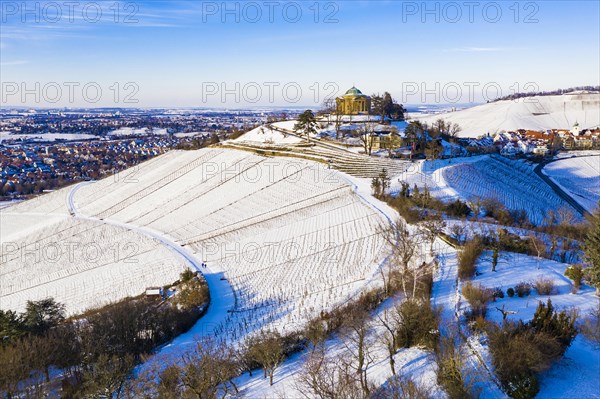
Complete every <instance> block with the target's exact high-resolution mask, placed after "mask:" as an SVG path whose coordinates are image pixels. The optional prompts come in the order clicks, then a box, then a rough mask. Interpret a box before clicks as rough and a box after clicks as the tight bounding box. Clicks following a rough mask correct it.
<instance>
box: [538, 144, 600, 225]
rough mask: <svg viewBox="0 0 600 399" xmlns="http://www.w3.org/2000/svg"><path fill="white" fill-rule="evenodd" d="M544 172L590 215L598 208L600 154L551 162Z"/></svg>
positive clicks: (599, 198)
mask: <svg viewBox="0 0 600 399" xmlns="http://www.w3.org/2000/svg"><path fill="white" fill-rule="evenodd" d="M542 171H543V173H544V174H545V175H547V176H548V177H550V178H551V179H552V180H553V181H554V182H555V183H556V184H558V185H559V186H560V187H561V188H562V189H563V190H564V191H565V192H567V193H569V195H571V197H573V199H575V201H577V202H578V203H579V204H581V206H583V207H584V208H585V209H587V210H588V211H589V212H590V213H591V212H593V211H594V209H596V208H597V207H598V201H600V152H597V154H596V155H595V156H594V155H592V156H585V157H576V158H566V159H561V160H559V161H556V162H551V163H550V164H548V165H546V166H545V167H544V169H543V170H542Z"/></svg>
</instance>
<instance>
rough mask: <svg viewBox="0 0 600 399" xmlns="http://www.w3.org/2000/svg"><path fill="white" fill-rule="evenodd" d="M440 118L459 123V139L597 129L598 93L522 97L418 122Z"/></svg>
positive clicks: (599, 100)
mask: <svg viewBox="0 0 600 399" xmlns="http://www.w3.org/2000/svg"><path fill="white" fill-rule="evenodd" d="M439 118H442V119H445V120H446V121H448V122H451V123H458V124H459V125H460V127H461V128H462V131H461V132H460V133H459V136H460V137H478V136H481V135H483V134H486V133H490V134H492V135H493V134H494V133H497V132H500V131H502V130H506V131H509V130H516V129H529V130H548V129H571V127H572V126H573V125H574V124H575V122H579V125H580V127H581V128H582V129H586V128H597V127H598V126H600V93H587V94H583V93H582V94H565V95H559V96H536V97H525V98H521V99H518V100H504V101H497V102H493V103H488V104H483V105H479V106H476V107H473V108H467V109H464V110H460V111H455V112H448V113H442V114H435V115H426V116H422V117H419V118H418V119H419V120H421V121H423V122H428V123H433V122H434V121H436V120H437V119H439Z"/></svg>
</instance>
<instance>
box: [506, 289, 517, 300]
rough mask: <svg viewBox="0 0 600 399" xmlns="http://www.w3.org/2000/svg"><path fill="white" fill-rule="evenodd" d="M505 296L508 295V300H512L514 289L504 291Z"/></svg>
mask: <svg viewBox="0 0 600 399" xmlns="http://www.w3.org/2000/svg"><path fill="white" fill-rule="evenodd" d="M506 295H508V297H509V298H512V297H513V296H515V289H514V288H512V287H511V288H509V289H507V290H506Z"/></svg>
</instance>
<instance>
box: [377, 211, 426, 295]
mask: <svg viewBox="0 0 600 399" xmlns="http://www.w3.org/2000/svg"><path fill="white" fill-rule="evenodd" d="M380 234H381V235H382V236H383V237H384V239H385V240H386V241H387V243H388V244H389V245H390V246H391V248H392V253H391V254H390V258H389V261H388V273H389V275H388V284H389V285H393V284H394V282H395V281H394V280H395V279H396V278H398V279H399V280H400V284H401V287H402V292H404V294H405V295H406V296H407V297H410V296H411V291H409V289H408V286H409V284H410V283H411V282H412V283H413V290H412V293H413V294H414V293H415V292H416V285H417V284H416V282H415V281H414V279H416V274H415V273H413V272H412V271H411V268H410V264H411V262H412V261H413V259H414V257H415V255H416V253H417V248H418V244H419V242H418V239H417V238H418V237H416V236H415V235H412V234H411V233H410V231H409V230H408V228H407V226H406V223H405V222H404V221H402V220H400V219H399V220H397V221H396V222H394V223H393V224H392V225H390V226H389V227H387V228H382V229H381V231H380ZM411 280H413V281H411Z"/></svg>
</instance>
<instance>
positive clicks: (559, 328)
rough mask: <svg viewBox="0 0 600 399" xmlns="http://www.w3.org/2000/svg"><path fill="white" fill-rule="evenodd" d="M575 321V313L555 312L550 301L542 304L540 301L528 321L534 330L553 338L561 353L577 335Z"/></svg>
mask: <svg viewBox="0 0 600 399" xmlns="http://www.w3.org/2000/svg"><path fill="white" fill-rule="evenodd" d="M576 321H577V313H574V312H567V311H562V312H559V313H557V312H555V311H554V306H553V305H552V301H551V300H550V299H548V302H547V303H546V304H544V303H543V302H540V303H539V304H538V307H537V309H536V310H535V314H534V315H533V319H532V320H531V322H530V323H529V325H530V326H531V328H533V329H534V330H535V331H536V332H543V333H546V334H549V335H550V336H552V337H553V338H555V339H556V340H557V341H558V342H559V343H560V345H561V348H562V352H561V354H562V353H564V351H565V350H566V349H567V348H568V347H569V346H571V342H573V339H574V338H575V336H576V335H577V329H576V327H575V322H576Z"/></svg>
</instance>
